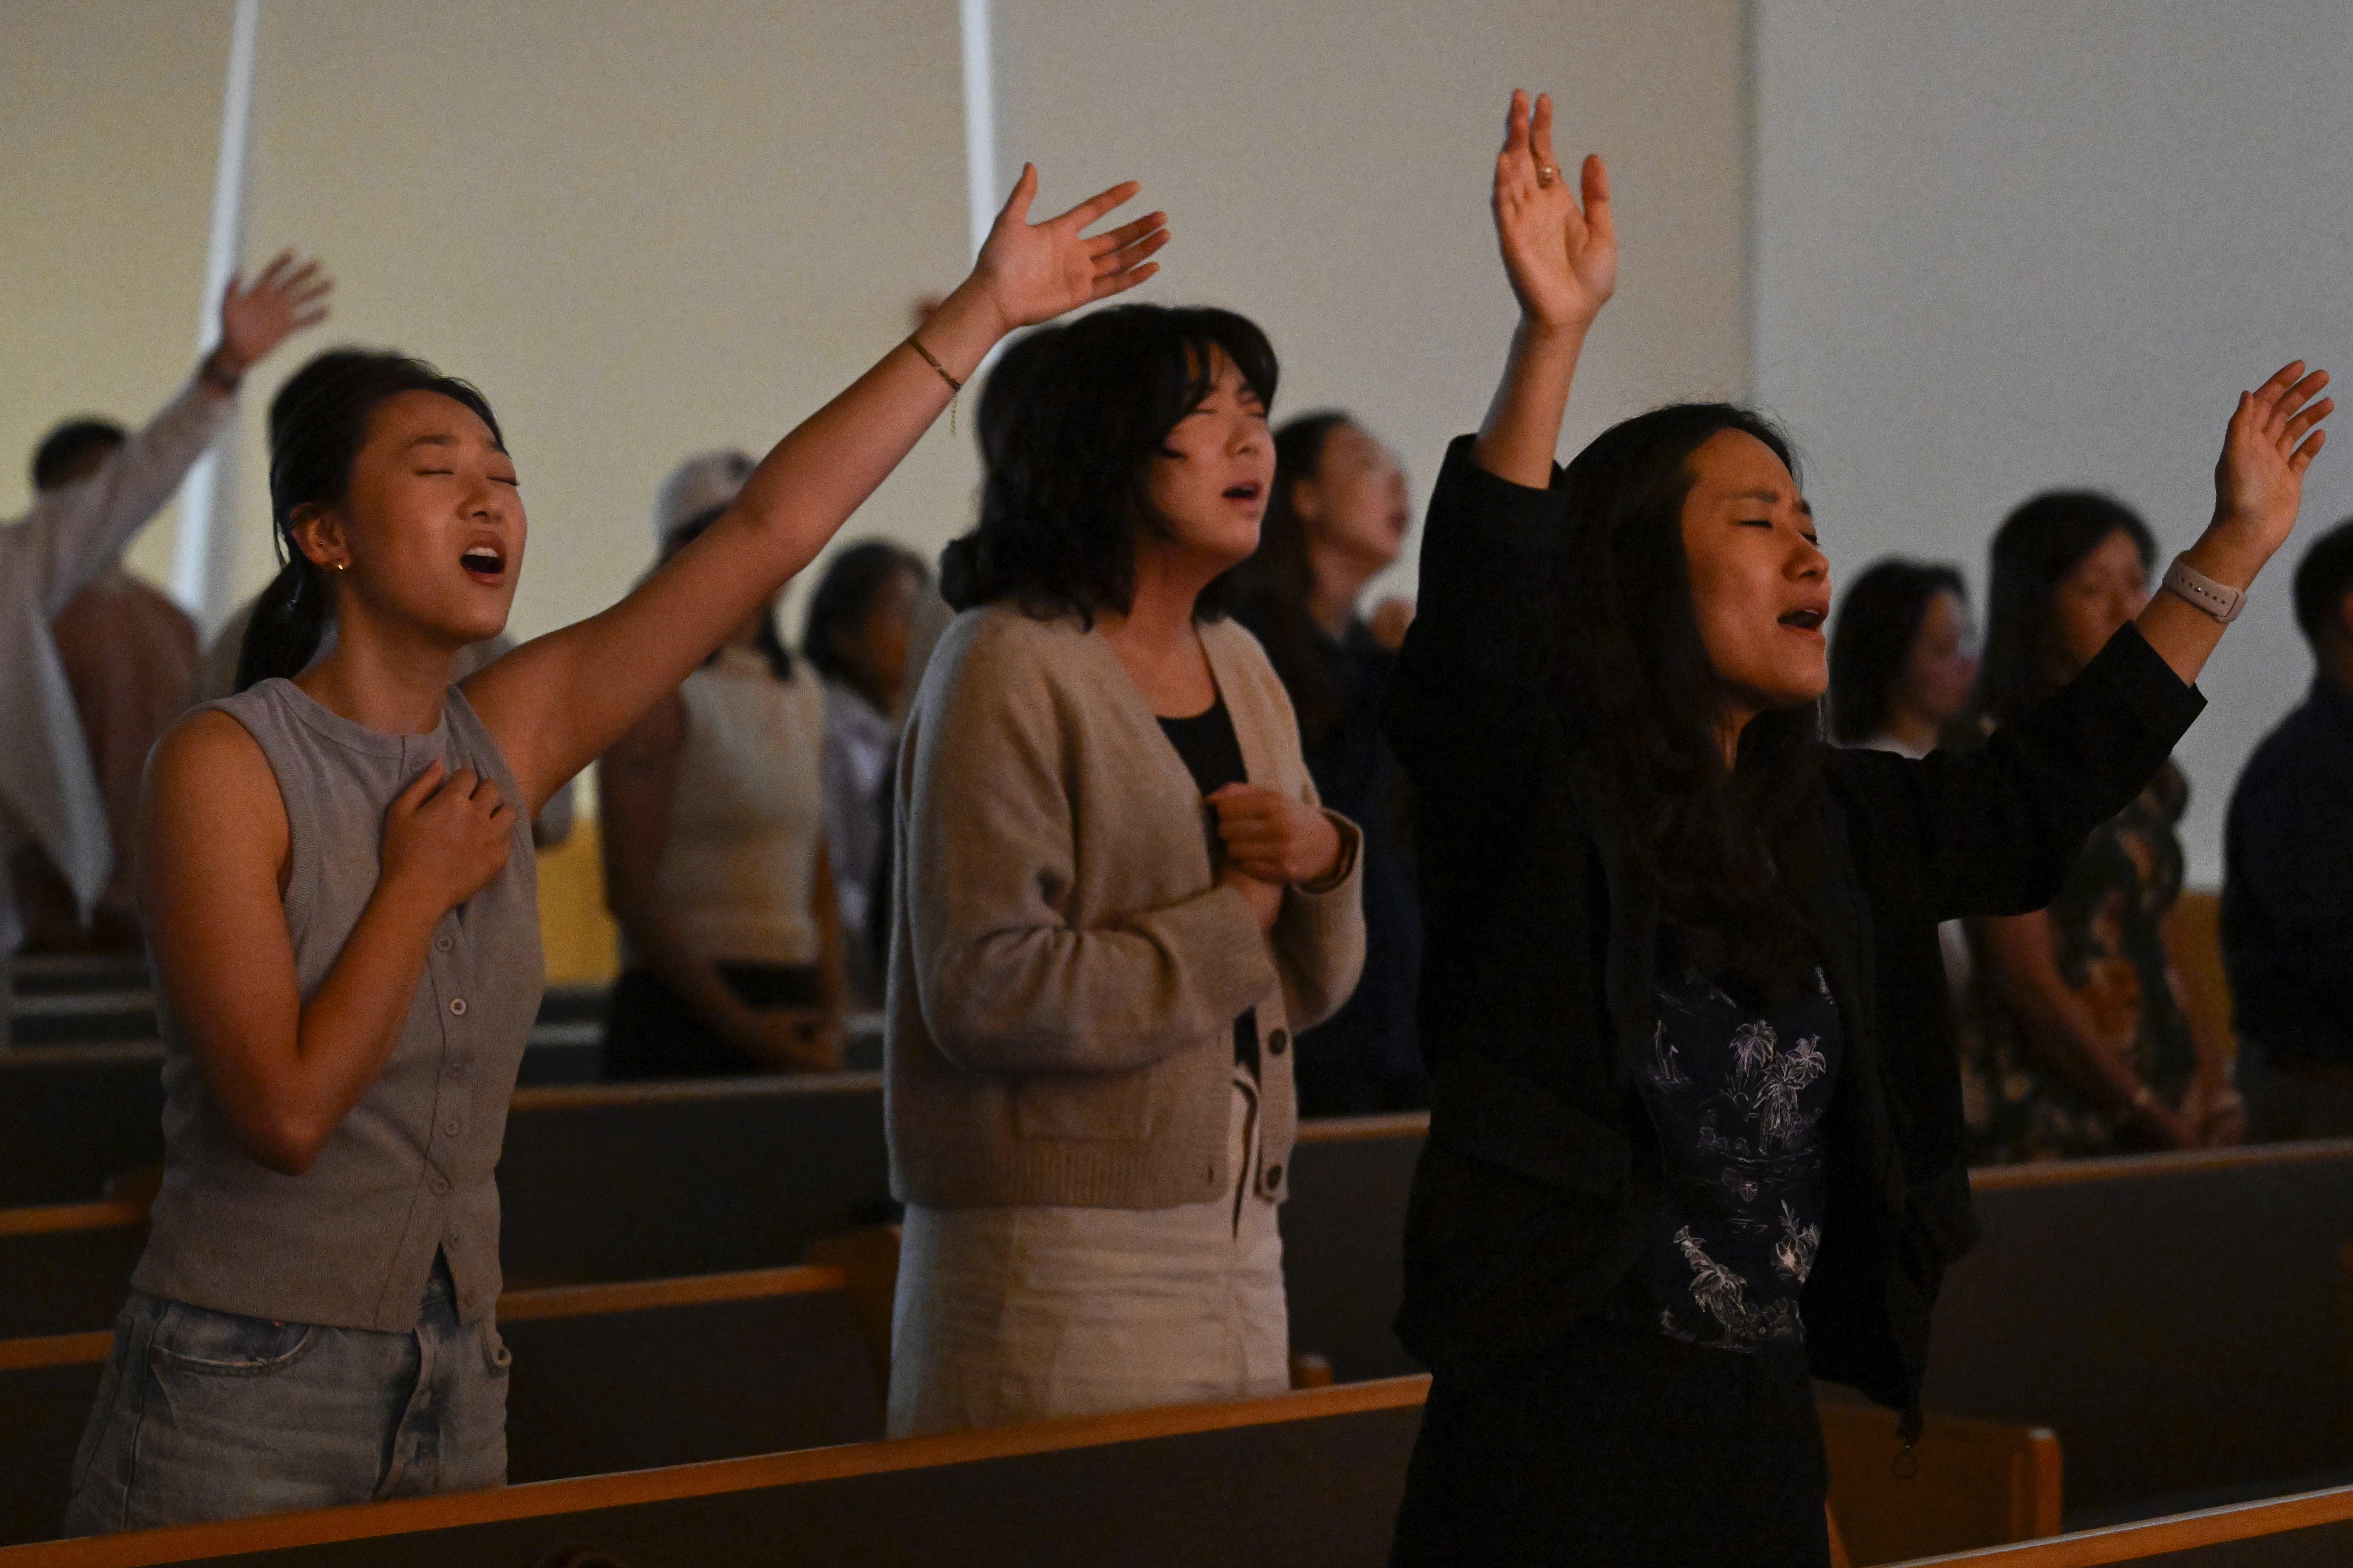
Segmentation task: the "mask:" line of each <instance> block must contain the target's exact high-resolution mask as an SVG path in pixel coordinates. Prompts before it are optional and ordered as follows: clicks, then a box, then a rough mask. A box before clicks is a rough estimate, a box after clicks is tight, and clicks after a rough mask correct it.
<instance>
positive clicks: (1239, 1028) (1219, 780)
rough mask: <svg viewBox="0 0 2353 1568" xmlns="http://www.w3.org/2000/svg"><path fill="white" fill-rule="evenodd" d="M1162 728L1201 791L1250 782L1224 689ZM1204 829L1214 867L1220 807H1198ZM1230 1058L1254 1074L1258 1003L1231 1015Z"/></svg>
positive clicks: (1222, 854) (1222, 850)
mask: <svg viewBox="0 0 2353 1568" xmlns="http://www.w3.org/2000/svg"><path fill="white" fill-rule="evenodd" d="M1160 732H1161V733H1162V734H1164V735H1166V736H1167V737H1168V743H1169V744H1170V745H1172V746H1174V747H1176V754H1177V756H1178V757H1180V758H1182V759H1183V760H1184V763H1185V771H1186V772H1187V773H1191V774H1192V775H1193V787H1194V788H1195V789H1198V790H1199V791H1200V792H1201V793H1202V794H1203V795H1215V794H1216V793H1217V792H1218V791H1219V790H1221V789H1223V788H1225V787H1226V786H1227V785H1228V784H1248V783H1250V769H1249V768H1248V767H1247V766H1245V765H1244V764H1243V763H1242V742H1241V737H1240V736H1239V735H1237V734H1235V733H1234V717H1233V715H1232V714H1230V713H1229V712H1227V711H1226V699H1225V694H1224V693H1222V692H1220V693H1219V696H1218V700H1216V701H1214V702H1212V703H1210V704H1209V705H1208V707H1207V708H1206V709H1204V710H1201V711H1200V712H1198V713H1196V714H1194V715H1193V716H1192V717H1190V718H1188V719H1166V718H1164V719H1162V720H1161V721H1160ZM1201 827H1202V831H1203V832H1205V833H1207V834H1208V836H1209V865H1210V867H1211V868H1213V869H1214V868H1217V867H1219V866H1222V865H1224V864H1225V859H1226V844H1225V840H1224V839H1222V838H1220V837H1219V836H1218V813H1217V810H1216V808H1215V807H1213V806H1211V805H1208V804H1206V803H1204V804H1203V805H1202V807H1201ZM1234 1060H1236V1061H1237V1062H1240V1064H1241V1065H1242V1066H1244V1067H1246V1068H1250V1076H1251V1077H1253V1078H1255V1077H1257V1076H1258V1009H1257V1008H1255V1007H1253V1008H1250V1010H1249V1011H1247V1012H1245V1013H1244V1014H1243V1015H1242V1016H1240V1017H1239V1018H1236V1019H1235V1020H1234Z"/></svg>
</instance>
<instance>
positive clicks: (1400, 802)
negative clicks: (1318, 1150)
mask: <svg viewBox="0 0 2353 1568" xmlns="http://www.w3.org/2000/svg"><path fill="white" fill-rule="evenodd" d="M1234 618H1235V619H1236V620H1239V621H1240V622H1241V623H1242V624H1243V625H1244V626H1248V627H1249V628H1250V631H1251V632H1252V633H1254V634H1255V635H1256V636H1257V637H1258V638H1259V640H1260V642H1261V643H1262V644H1263V645H1264V646H1265V647H1266V652H1267V658H1268V660H1269V661H1270V662H1271V663H1272V664H1273V666H1274V669H1275V673H1276V674H1277V675H1279V676H1280V677H1282V684H1283V687H1284V689H1286V690H1288V691H1289V692H1290V694H1291V700H1292V704H1293V708H1294V709H1295V710H1297V713H1298V716H1299V743H1300V751H1301V752H1302V753H1303V755H1304V757H1305V758H1306V761H1307V772H1308V776H1310V777H1311V778H1313V779H1314V781H1315V793H1316V795H1317V796H1318V797H1319V798H1321V800H1322V801H1323V803H1324V805H1326V806H1328V807H1330V808H1331V809H1332V810H1334V811H1336V812H1338V813H1339V814H1340V815H1341V816H1345V817H1346V818H1347V819H1348V820H1349V821H1351V822H1353V823H1355V824H1356V826H1357V828H1358V830H1359V831H1360V832H1362V834H1363V835H1364V838H1363V844H1362V847H1361V849H1360V850H1359V851H1358V854H1359V857H1360V862H1359V863H1360V864H1361V865H1362V866H1363V867H1364V873H1363V876H1364V881H1363V888H1364V901H1365V967H1364V973H1363V975H1362V977H1361V978H1360V979H1359V980H1358V981H1357V982H1356V992H1355V994H1352V995H1351V996H1350V997H1349V998H1348V1000H1347V1002H1346V1004H1345V1005H1343V1006H1342V1007H1341V1009H1340V1010H1339V1011H1338V1012H1337V1013H1335V1014H1334V1015H1332V1016H1331V1017H1329V1018H1326V1019H1325V1020H1324V1022H1323V1023H1321V1024H1318V1025H1316V1026H1314V1028H1312V1029H1302V1030H1300V1031H1299V1034H1298V1039H1297V1045H1298V1055H1297V1056H1295V1057H1293V1058H1292V1059H1293V1063H1294V1064H1295V1065H1294V1068H1293V1070H1294V1071H1295V1072H1296V1073H1297V1074H1298V1081H1299V1113H1300V1114H1301V1115H1302V1116H1349V1115H1361V1114H1366V1113H1369V1112H1373V1111H1384V1110H1418V1109H1419V1108H1420V1107H1422V1106H1425V1105H1427V1104H1429V1103H1430V1075H1429V1073H1428V1071H1427V1070H1426V1069H1425V1068H1423V1067H1422V1063H1421V1049H1420V1047H1419V1044H1418V1042H1417V1041H1416V1038H1415V1036H1414V1026H1413V1019H1414V1007H1415V1001H1416V992H1417V989H1418V986H1417V982H1418V980H1419V974H1420V970H1421V904H1420V900H1419V898H1418V897H1417V896H1416V894H1415V891H1414V885H1413V867H1412V862H1411V858H1410V857H1409V855H1408V853H1407V844H1408V837H1409V831H1410V828H1409V820H1408V819H1409V811H1410V792H1409V790H1408V789H1407V787H1406V782H1405V770H1404V769H1403V768H1401V767H1400V766H1398V760H1397V754H1396V752H1392V751H1391V750H1390V749H1389V743H1388V737H1387V736H1385V735H1383V734H1382V733H1381V700H1382V698H1383V697H1384V696H1385V695H1386V694H1387V693H1388V682H1389V671H1390V670H1391V669H1392V668H1394V667H1395V665H1396V663H1397V656H1396V655H1395V654H1394V653H1392V652H1390V651H1389V650H1388V648H1386V647H1382V646H1381V644H1380V641H1379V639H1378V638H1377V637H1374V636H1373V633H1372V628H1371V627H1369V626H1366V625H1365V623H1364V622H1363V621H1362V620H1356V621H1351V622H1350V623H1349V624H1348V627H1347V629H1346V630H1345V632H1343V633H1342V634H1341V635H1340V636H1339V637H1336V638H1335V637H1329V636H1326V635H1325V634H1324V629H1323V628H1322V627H1321V626H1317V625H1316V624H1315V622H1314V620H1313V619H1312V618H1310V617H1309V616H1307V615H1306V614H1305V612H1304V611H1303V610H1296V609H1293V610H1289V611H1287V612H1286V611H1283V610H1281V609H1279V608H1278V607H1277V606H1275V605H1271V604H1269V603H1266V602H1264V601H1261V600H1258V599H1250V600H1246V601H1245V602H1244V603H1243V604H1241V605H1240V606H1238V607H1237V608H1236V610H1235V612H1234Z"/></svg>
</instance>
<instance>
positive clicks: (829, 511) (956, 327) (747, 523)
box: [466, 165, 1168, 810]
mask: <svg viewBox="0 0 2353 1568" xmlns="http://www.w3.org/2000/svg"><path fill="white" fill-rule="evenodd" d="M1136 188H1137V187H1136V186H1135V185H1134V184H1133V183H1130V184H1120V185H1114V186H1113V187H1112V188H1111V189H1110V190H1107V191H1104V192H1103V193H1102V194H1101V195H1096V196H1092V197H1090V198H1089V199H1088V200H1086V201H1083V202H1082V203H1080V204H1079V205H1077V206H1075V207H1072V208H1071V210H1070V211H1068V212H1066V213H1064V214H1062V215H1061V216H1059V217H1055V218H1050V219H1048V220H1047V221H1045V222H1043V223H1038V224H1032V223H1031V222H1030V221H1029V204H1030V202H1031V200H1032V199H1033V198H1034V197H1035V196H1036V195H1037V190H1038V172H1037V170H1036V169H1035V168H1034V167H1030V166H1028V165H1025V166H1024V167H1023V169H1022V171H1021V179H1020V182H1019V183H1018V184H1016V185H1015V186H1014V188H1013V195H1012V198H1011V200H1009V201H1008V202H1007V204H1006V205H1005V209H1004V210H1003V211H1002V212H1000V213H998V214H997V222H996V225H995V226H993V227H992V228H991V229H990V230H989V234H988V238H987V242H986V243H984V244H983V245H982V247H981V250H980V257H979V259H978V261H977V262H976V263H975V265H974V267H973V270H972V274H971V276H969V277H967V278H966V279H965V280H964V281H963V282H962V283H960V284H958V285H957V286H956V289H955V291H954V292H953V293H951V294H950V295H949V296H948V297H947V299H946V300H944V301H943V302H942V303H941V305H940V308H939V310H936V311H935V312H934V313H933V315H932V317H931V319H930V320H929V321H926V322H925V323H924V324H923V329H922V331H921V332H920V333H919V334H918V335H919V337H920V339H921V342H922V344H923V350H924V351H925V352H928V353H930V354H931V356H932V357H933V358H934V359H936V360H937V361H938V362H939V367H940V368H938V369H934V366H933V365H932V364H930V363H926V361H925V359H924V358H923V353H918V352H917V350H916V348H915V347H914V346H913V344H914V340H913V339H911V340H908V341H906V342H901V343H900V344H899V345H898V346H896V347H894V348H893V349H892V351H891V352H890V353H887V354H885V355H883V356H882V359H881V362H880V363H877V364H876V365H875V366H874V367H873V368H872V369H871V370H869V371H868V372H867V373H866V374H864V375H862V376H860V377H859V379H858V380H857V381H856V382H854V383H852V384H850V386H849V388H848V390H846V391H844V392H843V393H841V394H840V395H839V396H837V397H835V398H834V399H833V401H832V402H830V403H828V404H827V405H825V406H824V407H823V408H821V409H819V410H818V412H817V413H815V414H813V415H811V416H809V417H808V418H807V420H805V421H804V422H802V424H801V425H799V426H797V428H795V429H794V430H793V431H792V433H791V434H789V435H787V436H786V437H785V438H784V439H783V440H782V441H780V442H778V443H777V444H776V449H775V450H774V451H772V452H770V453H769V454H768V456H767V458H766V459H765V461H763V462H762V463H761V464H760V467H759V468H758V469H757V470H755V471H754V473H753V475H752V477H751V479H749V480H747V481H746V482H745V484H744V489H743V492H742V494H740V495H739V496H738V497H737V498H736V500H735V502H734V504H733V506H731V507H730V508H728V510H727V513H726V515H725V516H723V517H722V518H721V519H720V520H719V521H717V522H715V523H713V524H712V526H711V528H710V529H709V531H706V532H705V533H704V534H703V535H702V538H700V539H698V540H696V541H695V542H693V543H692V544H691V545H689V546H687V548H685V549H684V550H681V552H679V553H678V555H677V556H676V557H675V558H674V559H673V560H672V561H671V562H670V563H669V564H668V565H666V566H664V567H663V568H662V569H661V570H659V572H656V573H655V574H653V575H652V576H651V577H650V578H649V579H648V580H647V581H646V583H645V584H643V585H642V586H640V587H639V588H638V590H637V591H636V592H634V593H632V594H631V595H629V596H628V598H626V599H623V600H622V601H621V602H620V603H619V604H617V605H614V606H613V607H612V608H611V609H609V610H607V611H605V612H604V613H603V614H601V615H598V616H593V617H591V618H590V619H588V620H586V621H582V622H580V623H578V624H577V625H575V626H566V627H565V628H564V629H563V630H561V631H558V632H554V633H551V634H550V635H548V636H546V637H540V638H537V639H535V640H533V641H532V642H528V643H525V644H524V645H523V646H522V647H520V648H517V649H516V650H515V651H514V652H513V653H512V654H509V655H508V656H507V657H506V658H502V659H501V660H499V661H498V662H497V663H496V664H493V665H491V666H490V667H489V668H486V669H484V670H482V671H481V672H480V674H478V675H476V676H475V677H473V678H472V679H470V680H469V681H468V682H467V683H466V689H467V693H468V695H469V697H470V699H471V700H472V701H473V703H474V705H475V707H476V708H477V709H478V710H480V713H481V715H482V717H483V719H484V721H486V722H487V723H488V724H489V725H490V727H491V731H492V732H493V733H495V734H496V735H497V736H498V738H499V743H500V746H501V749H503V750H504V752H505V753H506V756H507V760H508V763H509V765H510V766H511V767H512V769H513V770H514V775H515V779H516V782H517V784H519V785H520V786H521V787H522V791H523V793H524V795H526V796H527V797H528V800H529V804H530V805H531V807H532V808H533V809H534V810H536V809H537V808H538V805H539V804H540V803H541V802H542V801H543V800H545V799H546V798H547V795H548V794H549V793H550V792H551V791H553V790H554V788H555V786H556V785H557V784H561V783H563V782H564V780H565V779H567V778H569V777H571V776H572V775H573V774H574V773H577V772H578V771H579V770H580V769H581V768H582V767H584V766H586V763H588V761H589V760H590V759H591V758H593V757H595V756H596V755H597V754H598V753H599V752H603V751H604V750H605V748H606V747H607V746H609V745H610V744H612V742H614V741H616V740H617V739H618V738H619V737H620V735H621V734H622V732H623V731H626V730H628V727H629V726H630V725H631V724H632V723H634V722H635V721H637V718H638V715H639V714H640V713H643V712H644V711H645V710H646V709H648V708H649V707H650V706H651V705H652V704H653V702H654V701H655V700H656V699H658V698H659V697H660V696H661V694H662V693H663V692H665V691H668V690H670V689H672V688H674V687H676V686H677V685H678V683H679V682H680V681H681V680H683V679H685V678H686V676H687V674H688V673H689V672H690V671H691V670H692V669H693V668H694V667H695V666H696V665H697V664H699V663H700V662H702V658H704V656H705V655H707V654H709V653H710V651H711V650H712V648H714V647H718V646H719V644H720V642H721V641H722V640H723V638H724V637H726V635H727V633H728V631H729V629H730V628H732V627H733V626H737V625H740V624H741V623H742V621H743V619H744V616H747V615H750V614H751V613H752V612H753V611H754V610H755V609H757V608H758V607H759V606H760V605H763V604H765V603H766V602H767V600H768V599H769V597H770V596H771V595H774V594H775V593H776V590H777V589H778V588H779V587H780V586H781V585H782V584H784V583H785V581H786V579H788V578H789V577H791V576H792V575H793V574H795V573H796V572H798V571H799V570H800V569H801V568H802V567H803V566H806V565H807V564H808V563H809V562H810V561H811V560H813V559H814V558H815V557H816V555H817V553H818V551H820V550H821V549H823V548H824V547H825V544H826V542H827V541H828V540H829V539H831V538H832V537H833V534H834V532H835V531H836V530H838V529H839V528H840V526H841V525H842V523H843V522H844V521H846V520H847V519H848V518H849V514H850V513H851V512H852V511H854V510H857V508H858V507H859V505H860V503H862V502H863V501H864V500H866V498H867V497H868V496H869V495H870V494H871V493H872V492H873V490H874V487H875V486H877V485H879V484H881V482H882V480H883V479H884V477H885V476H887V475H888V474H889V473H890V472H891V470H892V468H895V467H897V466H898V463H899V460H900V458H903V457H905V456H906V454H907V452H908V450H909V449H910V448H911V447H913V446H914V444H915V442H916V440H917V438H919V437H921V436H922V435H923V432H924V430H925V429H927V428H929V427H930V426H931V423H932V421H933V420H934V419H935V418H937V417H938V416H939V412H940V410H941V409H942V408H944V407H945V406H946V405H947V401H948V398H949V395H950V387H949V385H948V383H947V379H946V378H947V377H948V376H951V375H952V376H954V377H955V378H956V380H958V381H959V382H961V381H962V380H964V379H965V377H967V376H969V375H971V374H973V372H974V371H975V370H976V369H977V368H978V367H979V365H980V363H981V361H982V359H983V358H985V357H986V356H987V353H988V351H989V350H990V349H991V348H993V347H995V346H996V344H997V341H998V340H999V339H1001V338H1003V337H1004V336H1005V335H1006V334H1007V333H1008V332H1009V331H1013V330H1014V329H1016V328H1018V327H1023V326H1029V325H1031V324H1034V323H1036V322H1039V321H1050V320H1051V319H1052V318H1054V317H1056V316H1059V315H1060V314H1062V313H1063V312H1064V311H1066V310H1074V309H1076V308H1077V307H1079V306H1081V305H1084V304H1088V303H1091V302H1092V301H1093V300H1102V299H1105V298H1107V297H1109V296H1111V295H1113V294H1117V293H1120V292H1122V291H1123V290H1124V289H1132V288H1134V286H1135V285H1136V284H1138V283H1141V282H1143V281H1144V280H1145V279H1147V278H1149V277H1151V276H1152V275H1153V273H1154V272H1155V271H1157V270H1158V265H1157V264H1156V263H1155V262H1152V261H1150V260H1149V259H1148V258H1150V257H1151V256H1152V254H1153V253H1154V252H1155V251H1157V250H1158V249H1159V248H1160V247H1162V246H1163V245H1164V244H1166V242H1167V239H1168V231H1167V229H1166V227H1165V226H1164V215H1162V214H1160V213H1150V214H1147V215H1145V216H1143V217H1140V218H1137V219H1136V220H1135V221H1134V222H1132V223H1128V224H1124V225H1122V226H1119V227H1117V228H1113V229H1111V230H1109V231H1107V232H1105V233H1103V234H1100V235H1095V236H1092V237H1090V236H1088V235H1087V234H1085V233H1084V232H1083V231H1084V230H1085V229H1086V228H1087V226H1089V225H1091V224H1092V223H1093V222H1095V221H1096V220H1097V219H1098V218H1101V217H1102V216H1104V215H1105V214H1106V213H1109V212H1110V211H1111V210H1112V209H1113V208H1114V207H1117V206H1119V205H1121V204H1123V203H1124V202H1126V201H1127V200H1129V199H1130V198H1131V197H1133V196H1134V195H1135V192H1136ZM943 372H944V374H943Z"/></svg>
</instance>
